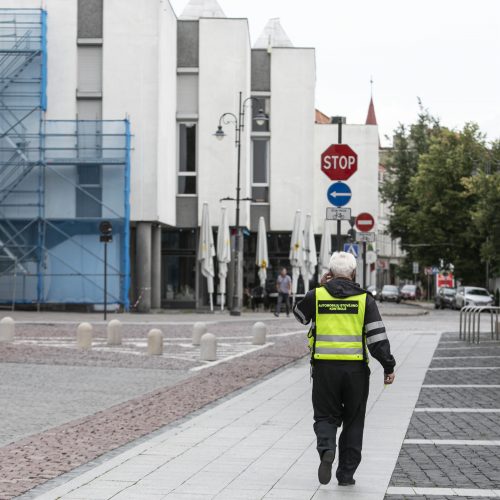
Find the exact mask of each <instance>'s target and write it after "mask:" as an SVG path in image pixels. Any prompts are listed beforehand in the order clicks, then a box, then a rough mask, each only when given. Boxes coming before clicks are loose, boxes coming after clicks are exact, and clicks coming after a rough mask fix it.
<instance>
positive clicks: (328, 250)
mask: <svg viewBox="0 0 500 500" xmlns="http://www.w3.org/2000/svg"><path fill="white" fill-rule="evenodd" d="M331 256H332V233H331V228H330V221H329V220H327V219H325V222H324V224H323V234H322V236H321V246H320V249H319V262H318V283H319V282H320V281H321V277H322V276H323V274H325V273H327V272H328V271H329V270H330V257H331Z"/></svg>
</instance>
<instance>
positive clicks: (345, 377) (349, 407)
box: [312, 360, 370, 481]
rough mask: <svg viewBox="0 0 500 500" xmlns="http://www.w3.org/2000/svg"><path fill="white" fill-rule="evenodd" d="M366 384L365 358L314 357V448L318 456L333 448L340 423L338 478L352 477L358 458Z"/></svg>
mask: <svg viewBox="0 0 500 500" xmlns="http://www.w3.org/2000/svg"><path fill="white" fill-rule="evenodd" d="M369 385H370V369H369V368H368V365H367V364H366V362H365V361H324V360H315V361H314V367H313V390H312V403H313V409H314V432H315V433H316V438H317V449H318V453H319V455H320V457H321V456H322V454H323V452H324V451H325V450H334V451H335V448H336V446H335V439H336V436H337V428H338V427H340V426H341V425H342V432H341V434H340V437H339V465H338V468H337V479H338V480H339V481H344V480H348V479H351V478H352V477H353V475H354V473H355V472H356V469H357V468H358V465H359V463H360V462H361V448H362V446H363V428H364V426H365V413H366V401H367V399H368V390H369Z"/></svg>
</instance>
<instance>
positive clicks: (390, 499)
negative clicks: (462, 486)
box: [385, 495, 485, 500]
mask: <svg viewBox="0 0 500 500" xmlns="http://www.w3.org/2000/svg"><path fill="white" fill-rule="evenodd" d="M385 498H386V500H429V499H430V500H477V499H478V498H479V497H462V496H461V497H457V496H452V497H447V496H441V495H432V496H423V495H412V496H408V495H386V496H385ZM482 498H485V497H482Z"/></svg>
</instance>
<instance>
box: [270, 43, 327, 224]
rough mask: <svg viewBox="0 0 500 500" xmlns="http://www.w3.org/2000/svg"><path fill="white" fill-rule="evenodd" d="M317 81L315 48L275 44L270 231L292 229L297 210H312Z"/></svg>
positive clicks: (272, 96)
mask: <svg viewBox="0 0 500 500" xmlns="http://www.w3.org/2000/svg"><path fill="white" fill-rule="evenodd" d="M315 84H316V63H315V53H314V49H300V48H273V49H272V53H271V116H270V118H271V163H270V186H269V187H270V203H271V223H270V226H271V227H270V230H272V231H291V230H292V225H293V218H294V214H295V210H296V209H297V208H299V209H301V210H302V211H303V213H304V214H305V213H307V212H311V211H312V209H313V206H314V203H315V199H314V197H313V195H312V194H313V189H314V184H313V174H312V172H313V169H314V165H315V163H314V160H315V158H314V149H313V148H314V113H315V112H314V88H315ZM315 222H319V221H315Z"/></svg>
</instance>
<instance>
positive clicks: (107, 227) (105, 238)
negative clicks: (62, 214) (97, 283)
mask: <svg viewBox="0 0 500 500" xmlns="http://www.w3.org/2000/svg"><path fill="white" fill-rule="evenodd" d="M99 232H100V233H101V234H100V237H99V241H101V242H102V243H104V321H106V318H107V312H108V243H109V242H110V241H113V226H112V224H111V222H109V221H107V220H103V221H102V222H101V223H100V224H99Z"/></svg>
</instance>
